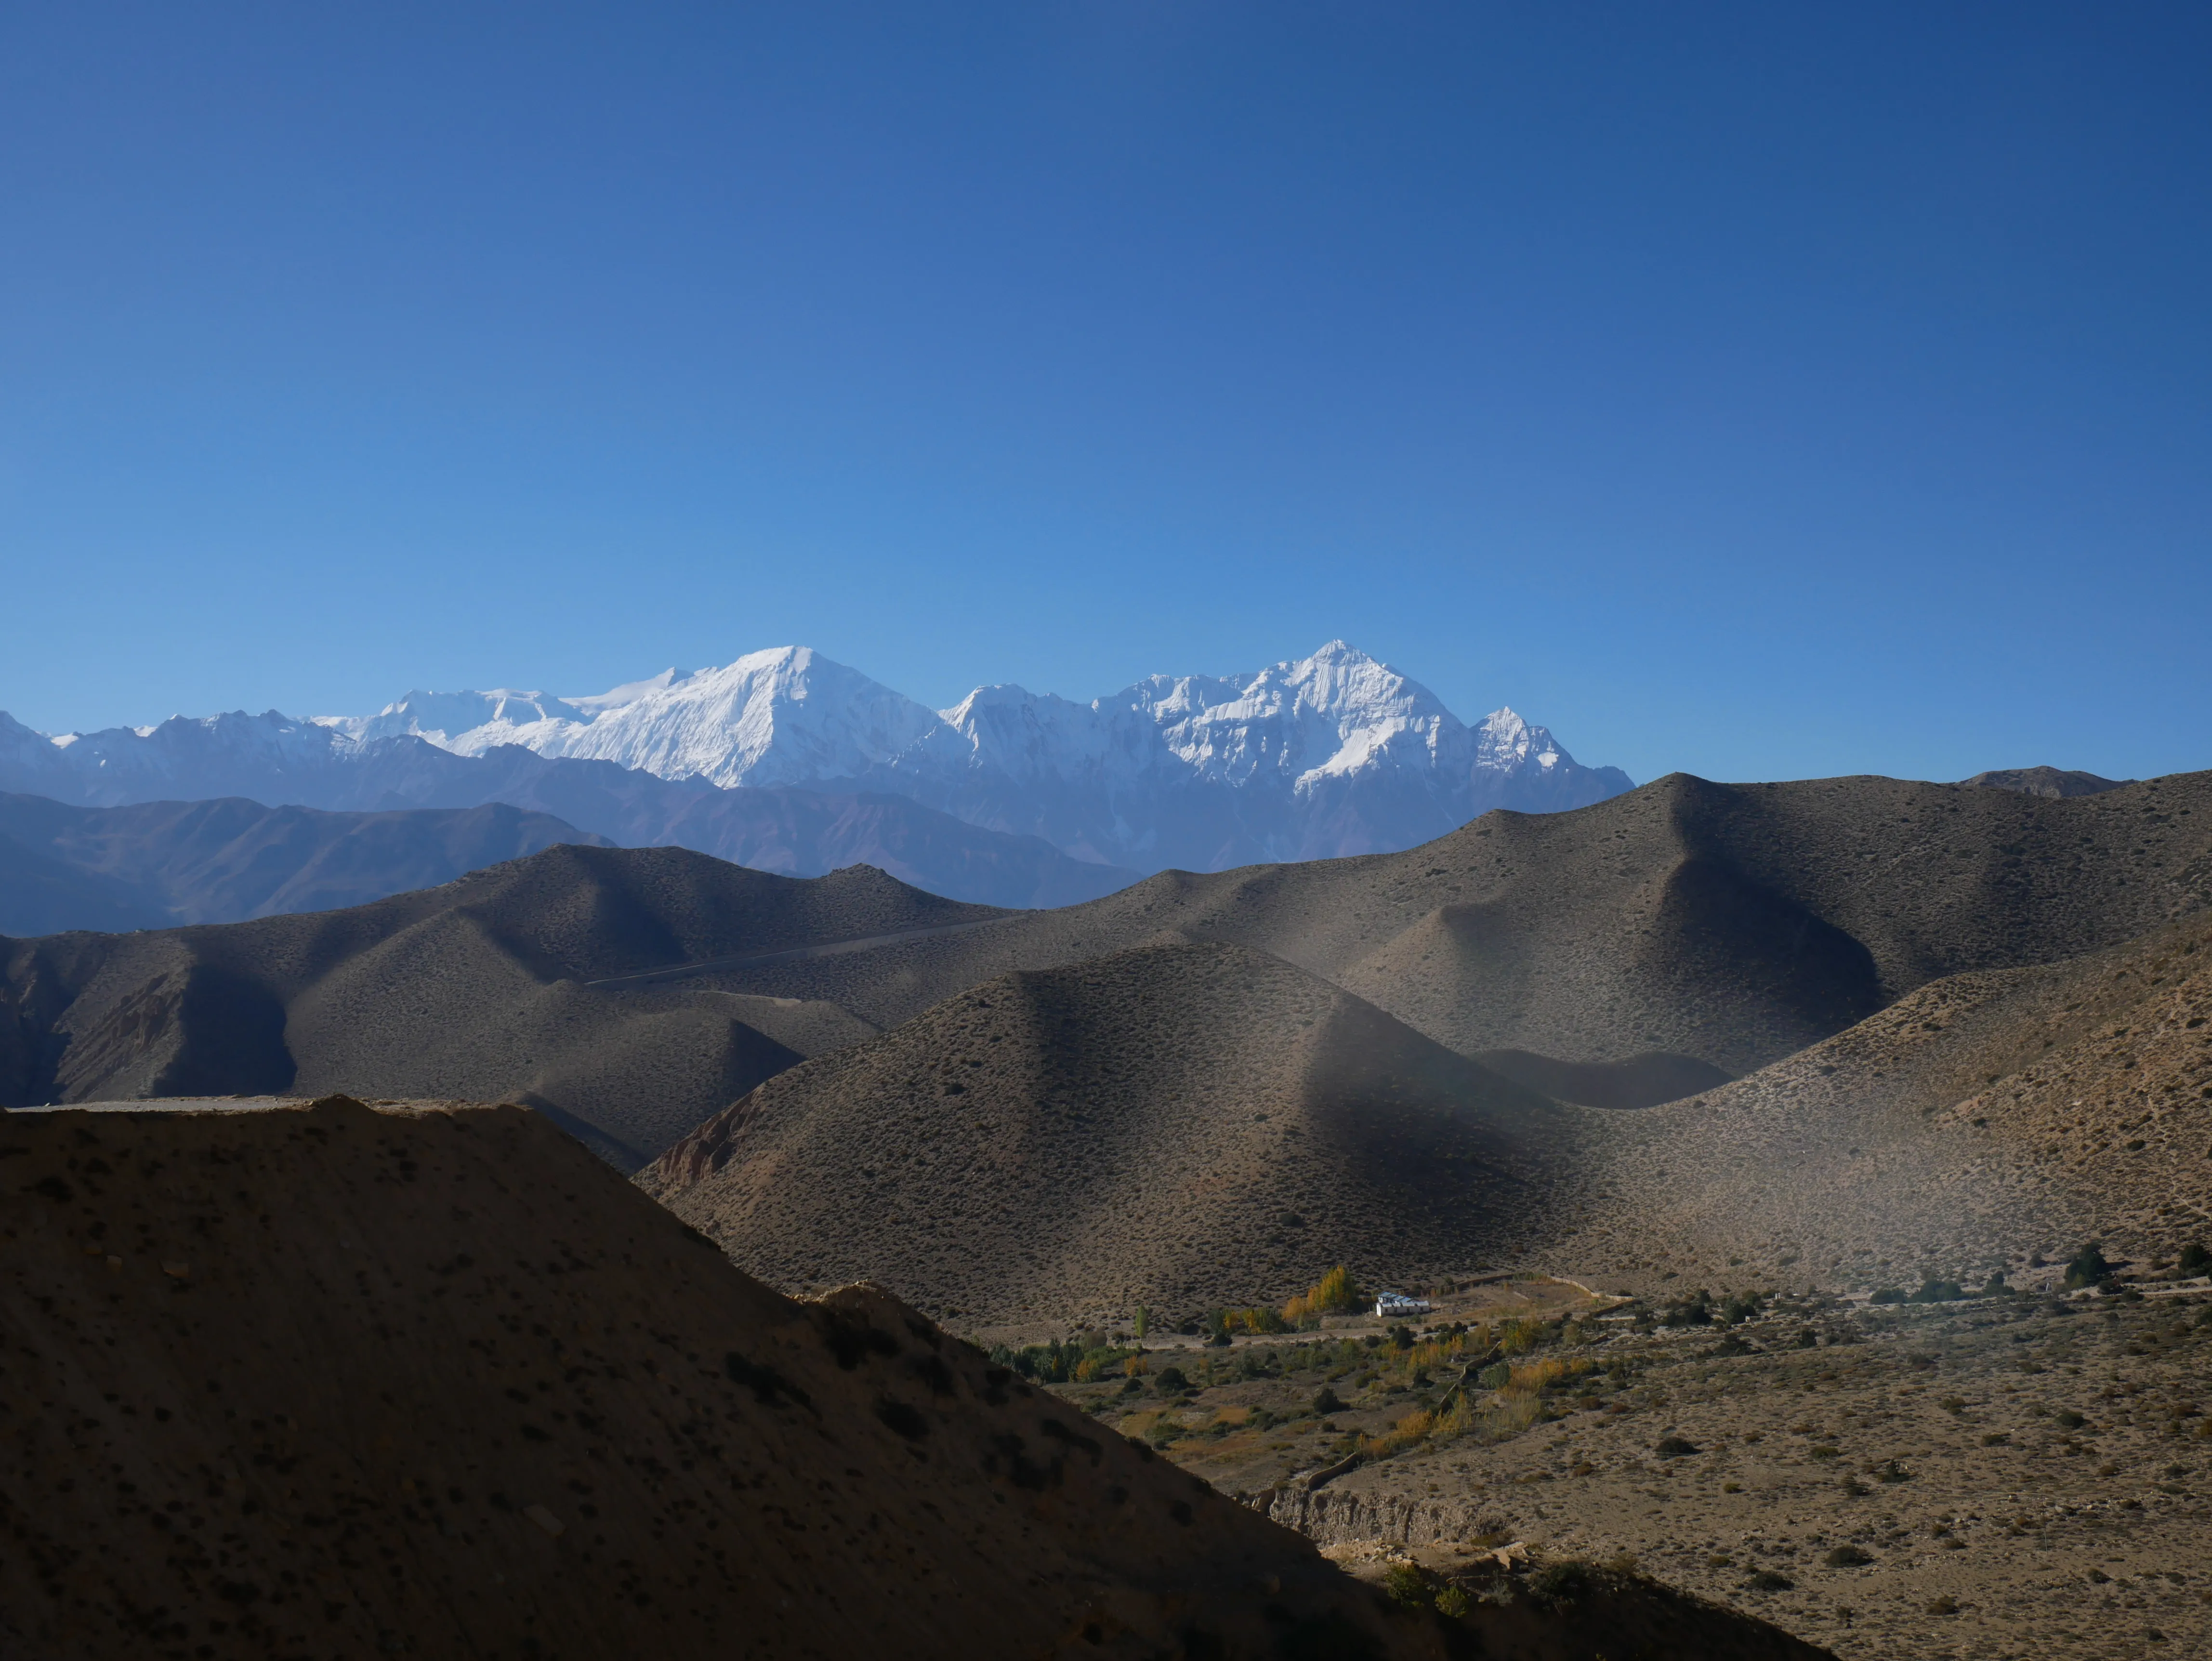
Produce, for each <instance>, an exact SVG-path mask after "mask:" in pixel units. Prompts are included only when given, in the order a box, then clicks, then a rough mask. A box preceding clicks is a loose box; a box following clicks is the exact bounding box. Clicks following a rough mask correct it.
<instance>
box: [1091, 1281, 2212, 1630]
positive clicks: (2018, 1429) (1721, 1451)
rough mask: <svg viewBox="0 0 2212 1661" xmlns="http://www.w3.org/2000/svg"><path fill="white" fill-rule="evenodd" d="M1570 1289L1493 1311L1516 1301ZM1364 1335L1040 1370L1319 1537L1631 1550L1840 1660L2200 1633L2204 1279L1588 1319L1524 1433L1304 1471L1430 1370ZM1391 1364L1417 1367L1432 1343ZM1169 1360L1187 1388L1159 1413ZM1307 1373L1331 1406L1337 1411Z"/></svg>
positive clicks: (1580, 1554) (2207, 1445) (1592, 1557)
mask: <svg viewBox="0 0 2212 1661" xmlns="http://www.w3.org/2000/svg"><path fill="white" fill-rule="evenodd" d="M1565 1291H1566V1288H1564V1287H1560V1286H1559V1284H1558V1283H1552V1285H1551V1287H1548V1288H1539V1287H1528V1288H1525V1289H1524V1290H1523V1291H1522V1292H1518V1293H1516V1291H1511V1290H1504V1291H1496V1290H1493V1291H1492V1293H1490V1299H1491V1304H1492V1308H1493V1311H1494V1310H1495V1308H1497V1307H1498V1306H1501V1305H1504V1304H1506V1303H1509V1302H1510V1300H1511V1299H1514V1298H1515V1297H1516V1296H1522V1297H1523V1298H1524V1300H1525V1301H1526V1302H1528V1304H1529V1305H1530V1306H1531V1312H1532V1313H1534V1312H1536V1309H1537V1308H1538V1307H1539V1306H1540V1305H1546V1304H1556V1303H1557V1302H1558V1301H1559V1297H1560V1296H1561V1294H1563V1293H1565ZM1528 1294H1534V1295H1533V1296H1532V1295H1528ZM1547 1294H1548V1295H1547ZM1600 1307H1601V1305H1600V1304H1599V1303H1598V1302H1597V1301H1596V1300H1589V1301H1588V1302H1586V1303H1585V1304H1584V1306H1583V1309H1584V1312H1585V1313H1586V1314H1588V1315H1589V1316H1592V1317H1596V1316H1597V1314H1598V1311H1599V1309H1600ZM1450 1312H1453V1313H1457V1314H1460V1315H1461V1317H1462V1318H1466V1317H1467V1314H1468V1311H1450ZM1556 1312H1557V1311H1556V1310H1553V1313H1554V1315H1556ZM1476 1313H1477V1314H1478V1315H1479V1314H1480V1311H1476ZM1366 1324H1367V1325H1368V1326H1369V1327H1370V1328H1373V1327H1376V1326H1377V1325H1379V1323H1366ZM1808 1331H1809V1332H1811V1333H1813V1334H1814V1335H1815V1336H1816V1342H1815V1345H1814V1347H1812V1348H1802V1347H1801V1345H1802V1342H1803V1336H1802V1335H1804V1334H1806V1333H1807V1332H1808ZM1580 1335H1582V1337H1583V1342H1580V1343H1578V1344H1572V1345H1567V1346H1561V1347H1559V1348H1555V1349H1550V1350H1547V1351H1545V1352H1543V1354H1547V1355H1549V1356H1552V1357H1553V1358H1554V1359H1558V1360H1561V1363H1562V1367H1561V1372H1560V1376H1559V1378H1557V1379H1556V1380H1555V1381H1553V1382H1552V1383H1551V1384H1549V1385H1548V1386H1547V1387H1546V1388H1544V1389H1542V1390H1541V1391H1539V1392H1538V1393H1537V1394H1536V1395H1535V1396H1533V1397H1531V1398H1530V1400H1529V1402H1528V1416H1529V1417H1530V1418H1531V1419H1532V1420H1533V1422H1528V1424H1527V1426H1526V1427H1525V1428H1520V1429H1516V1428H1515V1427H1514V1425H1513V1423H1512V1421H1511V1419H1510V1415H1504V1416H1503V1417H1501V1416H1500V1415H1499V1414H1498V1413H1497V1412H1496V1411H1492V1413H1491V1414H1490V1415H1489V1417H1488V1418H1487V1419H1486V1421H1485V1422H1484V1424H1483V1425H1482V1426H1481V1427H1480V1428H1477V1429H1474V1430H1472V1431H1470V1432H1468V1433H1465V1434H1462V1435H1461V1436H1459V1437H1458V1438H1456V1439H1452V1440H1448V1441H1443V1442H1442V1443H1438V1442H1436V1441H1434V1440H1427V1441H1419V1442H1416V1443H1415V1444H1413V1445H1412V1446H1411V1447H1409V1448H1407V1449H1405V1450H1403V1451H1398V1452H1396V1453H1395V1455H1392V1456H1389V1457H1379V1458H1378V1457H1370V1458H1368V1459H1367V1460H1366V1462H1365V1463H1362V1464H1360V1465H1358V1467H1357V1468H1355V1469H1351V1470H1350V1471H1348V1472H1346V1473H1345V1474H1343V1475H1338V1476H1335V1477H1334V1478H1330V1479H1328V1480H1325V1481H1324V1482H1322V1484H1321V1485H1319V1486H1317V1487H1309V1484H1310V1482H1311V1479H1312V1478H1313V1476H1314V1475H1316V1474H1317V1473H1321V1472H1325V1471H1327V1470H1328V1469H1329V1468H1330V1466H1331V1465H1332V1464H1333V1463H1336V1462H1338V1461H1340V1460H1341V1459H1342V1458H1343V1457H1345V1456H1346V1454H1347V1453H1348V1452H1350V1451H1352V1450H1353V1449H1354V1448H1355V1447H1356V1446H1357V1445H1358V1437H1360V1436H1361V1435H1362V1434H1364V1435H1365V1436H1367V1437H1369V1438H1377V1437H1381V1436H1383V1435H1384V1434H1387V1433H1388V1431H1389V1427H1391V1426H1392V1425H1393V1424H1394V1423H1397V1422H1399V1421H1401V1420H1402V1418H1403V1416H1404V1415H1406V1414H1407V1413H1408V1412H1411V1411H1418V1410H1419V1409H1420V1408H1421V1407H1423V1406H1427V1405H1437V1404H1438V1403H1437V1396H1438V1395H1439V1394H1440V1392H1441V1389H1442V1388H1443V1386H1444V1385H1445V1384H1446V1380H1445V1377H1444V1371H1443V1368H1441V1367H1433V1366H1431V1367H1429V1369H1428V1372H1425V1373H1422V1374H1420V1375H1419V1376H1418V1378H1417V1379H1416V1378H1407V1376H1406V1375H1405V1373H1404V1372H1402V1371H1401V1372H1393V1370H1392V1368H1391V1367H1390V1366H1389V1357H1390V1356H1391V1355H1392V1354H1393V1353H1394V1349H1395V1347H1394V1346H1393V1345H1392V1343H1391V1342H1390V1341H1389V1340H1388V1339H1387V1338H1385V1339H1383V1340H1382V1341H1381V1342H1380V1344H1379V1345H1378V1346H1375V1347H1370V1346H1369V1345H1368V1344H1367V1343H1366V1342H1365V1335H1361V1334H1357V1333H1350V1334H1344V1335H1339V1334H1335V1333H1331V1334H1328V1335H1326V1336H1325V1337H1324V1338H1322V1339H1306V1340H1304V1342H1301V1341H1300V1340H1298V1339H1296V1338H1291V1339H1283V1340H1277V1341H1273V1342H1269V1341H1256V1342H1255V1341H1240V1343H1239V1344H1238V1346H1237V1347H1236V1348H1232V1349H1228V1350H1224V1349H1218V1348H1217V1349H1210V1350H1200V1349H1197V1348H1192V1349H1189V1350H1188V1351H1185V1352H1182V1353H1181V1354H1175V1353H1169V1354H1156V1355H1153V1356H1152V1357H1149V1358H1148V1360H1149V1362H1150V1364H1151V1366H1152V1372H1151V1373H1150V1374H1148V1375H1147V1381H1146V1382H1143V1383H1139V1384H1137V1386H1136V1387H1135V1388H1134V1389H1131V1388H1130V1387H1129V1385H1128V1384H1127V1383H1126V1382H1122V1381H1116V1382H1115V1383H1114V1384H1109V1385H1103V1386H1100V1385H1093V1386H1082V1385H1073V1386H1064V1387H1061V1389H1062V1393H1064V1394H1067V1395H1070V1396H1073V1397H1074V1398H1075V1399H1077V1400H1079V1401H1082V1402H1084V1403H1085V1405H1086V1406H1089V1407H1091V1409H1092V1410H1093V1411H1095V1412H1097V1413H1098V1414H1100V1415H1101V1416H1103V1417H1105V1418H1106V1419H1107V1420H1108V1421H1109V1422H1118V1424H1119V1425H1120V1427H1121V1428H1122V1429H1123V1430H1124V1432H1125V1433H1128V1434H1132V1435H1136V1436H1139V1437H1143V1438H1145V1439H1148V1440H1151V1441H1152V1442H1153V1443H1154V1444H1155V1445H1159V1446H1161V1447H1163V1449H1164V1451H1166V1452H1167V1453H1168V1455H1169V1457H1171V1458H1174V1459H1176V1461H1177V1462H1178V1463H1182V1464H1183V1465H1185V1466H1186V1467H1187V1468H1188V1469H1191V1470H1193V1471H1194V1472H1195V1473H1197V1474H1200V1475H1205V1476H1206V1477H1207V1478H1208V1479H1209V1480H1211V1481H1212V1482H1214V1483H1216V1485H1217V1486H1218V1487H1220V1488H1224V1489H1225V1490H1227V1491H1229V1492H1231V1493H1235V1494H1240V1495H1241V1496H1242V1497H1243V1498H1245V1499H1246V1500H1247V1501H1248V1503H1251V1504H1254V1505H1255V1506H1261V1507H1263V1508H1265V1509H1267V1510H1268V1511H1269V1512H1270V1513H1271V1514H1272V1515H1273V1516H1274V1517H1275V1518H1278V1519H1279V1520H1280V1521H1284V1522H1287V1523H1291V1524H1294V1525H1296V1526H1297V1527H1300V1528H1302V1529H1304V1530H1305V1531H1306V1532H1308V1533H1309V1534H1310V1535H1312V1536H1315V1537H1316V1539H1318V1540H1319V1541H1320V1542H1322V1544H1323V1545H1324V1546H1326V1547H1329V1548H1332V1551H1333V1555H1338V1554H1342V1553H1346V1552H1349V1553H1351V1554H1352V1555H1355V1556H1356V1555H1359V1553H1360V1552H1361V1551H1362V1550H1363V1549H1366V1550H1369V1551H1371V1550H1372V1549H1373V1546H1372V1545H1371V1544H1370V1543H1369V1542H1386V1548H1389V1547H1395V1548H1412V1549H1413V1554H1414V1555H1416V1557H1417V1558H1419V1559H1420V1560H1422V1561H1425V1566H1427V1567H1432V1568H1440V1569H1449V1568H1450V1567H1453V1566H1454V1565H1455V1563H1459V1562H1463V1561H1466V1560H1467V1559H1468V1557H1469V1556H1470V1555H1473V1554H1474V1553H1477V1552H1480V1551H1484V1550H1487V1549H1489V1548H1497V1547H1501V1546H1504V1545H1506V1544H1509V1543H1510V1542H1525V1544H1526V1545H1527V1546H1528V1548H1530V1549H1531V1551H1532V1553H1533V1554H1534V1556H1535V1558H1536V1560H1537V1561H1545V1560H1547V1559H1548V1560H1550V1561H1559V1560H1561V1559H1569V1558H1573V1559H1582V1560H1586V1561H1593V1562H1598V1563H1624V1564H1625V1563H1626V1561H1629V1560H1633V1562H1634V1564H1635V1565H1636V1566H1637V1567H1639V1568H1640V1569H1642V1570H1643V1571H1644V1572H1645V1573H1650V1574H1651V1575H1654V1576H1656V1577H1657V1578H1658V1579H1661V1580H1662V1581H1665V1582H1667V1583H1669V1584H1671V1585H1678V1586H1680V1587H1682V1588H1684V1589H1685V1590H1686V1591H1692V1592H1694V1593H1697V1594H1699V1595H1701V1596H1703V1597H1708V1598H1711V1599H1712V1600H1714V1601H1716V1602H1719V1603H1725V1604H1728V1605H1731V1606H1733V1607H1735V1608H1737V1609H1743V1610H1745V1611H1747V1612H1748V1613H1754V1614H1757V1615H1760V1616H1762V1617H1764V1618H1765V1619H1766V1620H1769V1621H1772V1622H1774V1623H1775V1624H1776V1625H1778V1626H1779V1627H1781V1628H1784V1630H1786V1631H1789V1632H1791V1633H1794V1634H1797V1635H1799V1636H1801V1637H1802V1638H1804V1639H1807V1640H1810V1641H1812V1642H1814V1643H1817V1644H1820V1645H1822V1646H1826V1647H1827V1648H1829V1649H1832V1651H1833V1652H1835V1653H1836V1654H1837V1655H1838V1656H1840V1657H1843V1658H1846V1661H1928V1658H1944V1657H1954V1658H1960V1661H1964V1658H1970V1657H1971V1658H1991V1661H1995V1658H2007V1657H2009V1658H2026V1657H2029V1656H2033V1657H2035V1658H2037V1661H2045V1658H2049V1661H2072V1658H2085V1661H2086V1658H2092V1657H2099V1658H2101V1657H2141V1656H2145V1655H2156V1654H2169V1655H2176V1656H2179V1655H2191V1654H2197V1655H2202V1654H2207V1653H2212V1563H2208V1561H2207V1559H2206V1555H2205V1550H2204V1548H2205V1544H2206V1542H2207V1541H2208V1540H2209V1539H2212V1420H2208V1418H2207V1417H2206V1415H2204V1413H2203V1411H2202V1409H2204V1408H2206V1407H2208V1406H2212V1401H2208V1400H2207V1397H2208V1395H2212V1293H2208V1292H2207V1291H2206V1290H2205V1289H2204V1288H2203V1287H2202V1285H2201V1283H2199V1284H2198V1285H2197V1286H2195V1287H2188V1288H2182V1287H2148V1288H2146V1290H2145V1291H2144V1293H2142V1294H2141V1295H2139V1296H2121V1297H2094V1296H2085V1297H2081V1298H2076V1299H2049V1298H2033V1297H2026V1296H2015V1297H2012V1298H2005V1299H1976V1300H1972V1301H1968V1302H1961V1303H1954V1304H1948V1305H1924V1306H1904V1307H1895V1308H1879V1307H1870V1306H1868V1305H1854V1304H1846V1303H1843V1302H1840V1301H1836V1300H1825V1299H1807V1300H1804V1301H1802V1303H1799V1304H1797V1305H1794V1306H1786V1307H1784V1308H1780V1309H1777V1310H1773V1311H1770V1312H1768V1313H1766V1314H1765V1315H1762V1316H1760V1317H1756V1318H1753V1319H1752V1320H1750V1321H1747V1322H1746V1323H1743V1324H1742V1325H1740V1326H1738V1327H1736V1328H1735V1329H1734V1330H1733V1331H1732V1332H1729V1333H1723V1332H1721V1331H1719V1330H1717V1329H1713V1328H1711V1327H1697V1328H1690V1329H1682V1330H1669V1329H1663V1328H1662V1329H1659V1330H1657V1331H1656V1332H1637V1331H1632V1330H1629V1329H1626V1327H1625V1326H1624V1325H1622V1324H1621V1323H1619V1321H1618V1320H1617V1319H1616V1321H1615V1322H1612V1323H1608V1322H1606V1321H1604V1320H1602V1319H1601V1318H1593V1319H1591V1320H1590V1321H1589V1323H1588V1324H1587V1325H1585V1326H1583V1328H1581V1329H1580ZM1193 1342H1194V1341H1193ZM1402 1353H1403V1354H1404V1355H1405V1356H1406V1358H1407V1365H1408V1366H1411V1365H1413V1363H1414V1362H1415V1361H1417V1360H1419V1358H1420V1357H1422V1356H1424V1355H1425V1354H1427V1352H1425V1351H1408V1352H1402ZM1248 1357H1249V1360H1248V1359H1247V1358H1248ZM1518 1359H1520V1360H1523V1361H1530V1360H1534V1359H1535V1358H1534V1355H1533V1354H1530V1355H1524V1356H1522V1357H1521V1358H1518ZM1171 1365H1172V1366H1178V1368H1179V1370H1181V1371H1182V1372H1185V1373H1186V1374H1187V1375H1188V1377H1189V1379H1190V1382H1191V1384H1192V1385H1193V1387H1194V1388H1193V1390H1192V1392H1191V1393H1190V1394H1188V1396H1184V1397H1182V1399H1180V1400H1179V1401H1173V1402H1163V1401H1162V1400H1161V1399H1160V1396H1159V1393H1158V1387H1157V1380H1158V1378H1159V1376H1160V1374H1161V1372H1162V1371H1163V1370H1164V1368H1165V1367H1166V1366H1171ZM1431 1373H1432V1374H1433V1375H1434V1376H1433V1377H1431V1376H1429V1375H1430V1374H1431ZM1423 1385H1426V1386H1427V1388H1426V1389H1423V1388H1422V1387H1421V1386H1423ZM1324 1387H1326V1388H1328V1389H1329V1390H1332V1391H1333V1392H1334V1394H1335V1395H1336V1396H1339V1397H1341V1398H1342V1403H1343V1404H1342V1407H1341V1408H1340V1409H1339V1410H1336V1411H1334V1412H1330V1413H1328V1414H1326V1415H1323V1414H1320V1413H1316V1411H1315V1410H1314V1406H1315V1398H1316V1395H1317V1394H1318V1392H1319V1391H1320V1390H1322V1388H1324ZM1482 1394H1484V1395H1486V1392H1483V1393H1482ZM1662 1444H1665V1445H1668V1447H1669V1448H1675V1447H1679V1446H1680V1445H1682V1444H1686V1445H1688V1447H1689V1448H1690V1449H1692V1450H1694V1451H1677V1452H1672V1453H1669V1454H1662V1452H1660V1451H1659V1449H1660V1447H1661V1445H1662ZM1367 1446H1368V1447H1369V1449H1370V1454H1371V1451H1373V1449H1374V1447H1375V1443H1374V1442H1373V1441H1372V1440H1370V1441H1369V1442H1368V1444H1367Z"/></svg>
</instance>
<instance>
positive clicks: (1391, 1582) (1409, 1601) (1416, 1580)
mask: <svg viewBox="0 0 2212 1661" xmlns="http://www.w3.org/2000/svg"><path fill="white" fill-rule="evenodd" d="M1383 1591H1384V1592H1385V1593H1386V1594H1387V1595H1388V1596H1389V1599H1390V1601H1391V1602H1392V1603H1395V1604H1397V1605H1398V1607H1399V1608H1401V1609H1427V1608H1429V1607H1430V1604H1431V1601H1432V1598H1431V1592H1430V1591H1429V1579H1428V1577H1427V1576H1426V1575H1425V1574H1423V1573H1421V1571H1420V1569H1419V1567H1416V1566H1415V1565H1413V1564H1412V1563H1393V1564H1391V1565H1390V1567H1389V1568H1387V1569H1385V1570H1384V1571H1383Z"/></svg>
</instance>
